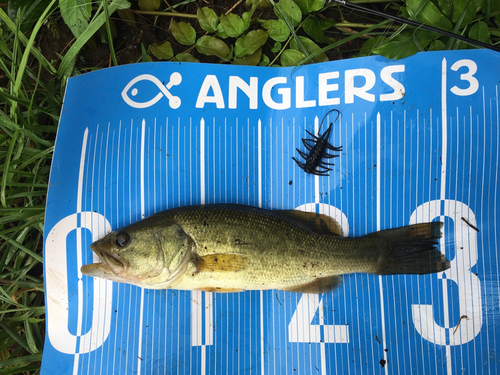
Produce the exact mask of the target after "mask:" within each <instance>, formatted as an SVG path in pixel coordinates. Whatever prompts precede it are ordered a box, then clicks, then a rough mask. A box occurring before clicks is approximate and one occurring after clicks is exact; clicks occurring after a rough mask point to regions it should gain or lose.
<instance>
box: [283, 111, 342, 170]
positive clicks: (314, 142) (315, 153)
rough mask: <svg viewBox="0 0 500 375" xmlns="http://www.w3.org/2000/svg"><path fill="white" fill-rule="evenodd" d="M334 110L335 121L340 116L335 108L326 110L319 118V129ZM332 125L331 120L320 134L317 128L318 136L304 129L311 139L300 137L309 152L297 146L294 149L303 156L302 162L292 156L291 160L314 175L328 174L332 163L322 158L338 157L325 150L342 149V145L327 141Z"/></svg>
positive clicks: (337, 150) (338, 150)
mask: <svg viewBox="0 0 500 375" xmlns="http://www.w3.org/2000/svg"><path fill="white" fill-rule="evenodd" d="M334 111H335V112H337V118H336V119H335V121H337V119H338V118H339V116H340V112H339V111H338V110H336V109H332V110H331V111H328V112H327V114H326V115H325V116H324V117H323V120H321V125H320V126H319V130H321V126H322V125H323V121H325V118H326V116H328V115H329V114H330V113H331V112H334ZM335 121H334V122H335ZM332 126H333V122H332V123H330V126H329V127H328V129H326V131H325V132H324V133H323V134H322V135H319V130H318V136H315V135H314V134H312V133H311V132H309V131H307V130H306V133H307V134H309V135H310V136H311V137H312V139H304V138H302V143H303V144H304V146H305V147H306V150H307V151H308V152H309V153H305V152H303V151H300V150H299V149H298V148H297V149H296V150H297V152H298V153H299V155H300V156H302V157H303V158H304V162H300V161H298V160H297V159H295V158H294V157H292V160H293V161H295V162H296V163H297V165H298V166H299V167H300V168H302V169H303V170H304V171H305V172H306V173H309V174H314V175H316V176H328V172H329V171H331V170H332V169H331V168H329V167H328V166H329V165H334V164H333V163H327V162H324V161H323V158H326V159H333V158H336V157H338V156H339V155H331V154H328V153H327V150H332V151H336V152H340V151H342V146H340V147H334V146H332V145H331V144H330V143H329V142H328V139H329V138H330V133H331V132H332Z"/></svg>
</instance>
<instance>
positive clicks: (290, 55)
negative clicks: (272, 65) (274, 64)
mask: <svg viewBox="0 0 500 375" xmlns="http://www.w3.org/2000/svg"><path fill="white" fill-rule="evenodd" d="M305 58H306V55H304V54H303V53H302V52H300V51H297V50H296V49H287V50H285V51H283V53H282V54H281V65H282V66H297V65H299V63H300V62H301V61H302V60H304V59H305Z"/></svg>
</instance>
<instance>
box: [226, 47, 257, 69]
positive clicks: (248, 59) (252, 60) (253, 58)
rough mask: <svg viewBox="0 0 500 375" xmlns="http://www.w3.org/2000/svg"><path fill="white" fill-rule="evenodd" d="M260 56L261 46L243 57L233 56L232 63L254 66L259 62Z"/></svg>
mask: <svg viewBox="0 0 500 375" xmlns="http://www.w3.org/2000/svg"><path fill="white" fill-rule="evenodd" d="M261 56H262V48H259V49H258V50H257V51H255V52H254V53H252V54H251V55H247V56H244V57H235V59H234V62H233V64H234V65H251V66H256V65H257V64H258V63H259V61H260V57H261Z"/></svg>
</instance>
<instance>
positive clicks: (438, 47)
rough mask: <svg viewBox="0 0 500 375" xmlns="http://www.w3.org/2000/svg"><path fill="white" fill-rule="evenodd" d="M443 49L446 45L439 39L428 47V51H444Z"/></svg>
mask: <svg viewBox="0 0 500 375" xmlns="http://www.w3.org/2000/svg"><path fill="white" fill-rule="evenodd" d="M445 49H446V45H445V44H444V43H443V42H442V41H440V40H439V39H438V40H435V41H434V42H432V43H431V45H430V46H429V51H444V50H445Z"/></svg>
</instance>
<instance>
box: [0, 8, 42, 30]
mask: <svg viewBox="0 0 500 375" xmlns="http://www.w3.org/2000/svg"><path fill="white" fill-rule="evenodd" d="M49 4H50V0H36V1H33V0H9V2H8V3H7V14H8V15H9V17H10V18H11V19H12V20H14V21H20V22H19V23H20V25H21V31H22V32H26V31H28V30H30V29H31V26H33V24H34V23H35V21H36V20H37V19H38V18H39V17H40V16H41V14H42V13H43V11H44V10H45V9H46V8H47V7H48V6H49ZM23 7H24V8H25V9H24V12H23V19H22V20H17V19H16V18H17V11H18V9H19V8H23Z"/></svg>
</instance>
